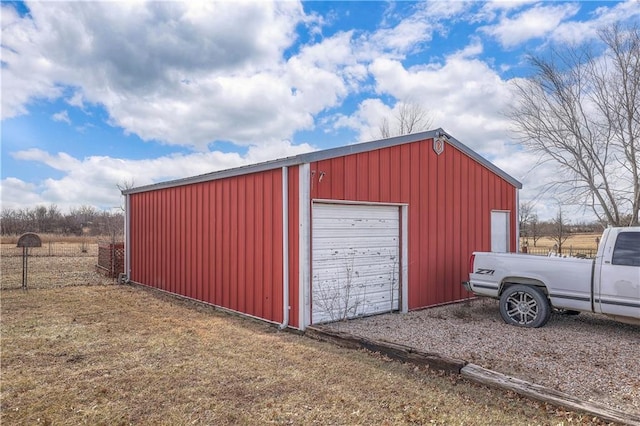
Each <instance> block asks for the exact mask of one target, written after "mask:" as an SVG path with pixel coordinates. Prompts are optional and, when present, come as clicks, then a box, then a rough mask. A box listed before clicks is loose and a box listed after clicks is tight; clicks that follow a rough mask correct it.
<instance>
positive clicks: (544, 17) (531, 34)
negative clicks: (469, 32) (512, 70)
mask: <svg viewBox="0 0 640 426" xmlns="http://www.w3.org/2000/svg"><path fill="white" fill-rule="evenodd" d="M578 10H579V5H577V4H574V3H564V4H560V5H536V6H534V7H532V8H530V9H526V10H524V11H522V12H520V13H518V14H517V15H516V16H515V17H513V18H510V17H507V16H503V17H502V19H501V20H500V22H499V23H498V24H496V25H491V26H486V27H484V28H483V29H482V30H483V31H484V32H485V33H487V34H489V35H492V36H494V37H496V38H497V39H498V41H499V42H500V43H501V44H502V45H503V46H504V47H507V48H510V47H514V46H517V45H518V44H521V43H523V42H525V41H527V40H530V39H532V38H540V37H544V36H546V35H548V34H550V33H551V32H552V31H553V30H555V29H556V28H557V27H558V25H559V24H560V23H561V22H562V21H564V20H565V19H567V18H570V17H572V16H574V15H575V14H576V13H577V12H578Z"/></svg>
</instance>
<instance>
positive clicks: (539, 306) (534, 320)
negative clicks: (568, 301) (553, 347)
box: [500, 284, 551, 328]
mask: <svg viewBox="0 0 640 426" xmlns="http://www.w3.org/2000/svg"><path fill="white" fill-rule="evenodd" d="M500 315H501V316H502V319H503V320H504V322H506V323H507V324H511V325H517V326H520V327H530V328H538V327H542V326H543V325H545V324H546V323H547V321H549V317H550V316H551V306H549V301H548V300H547V297H546V296H545V294H544V293H543V292H542V291H541V290H540V289H538V288H536V287H533V286H528V285H520V284H516V285H512V286H509V287H507V289H506V290H505V291H504V292H503V293H502V296H500Z"/></svg>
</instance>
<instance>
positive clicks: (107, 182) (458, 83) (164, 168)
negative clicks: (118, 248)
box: [1, 1, 640, 220]
mask: <svg viewBox="0 0 640 426" xmlns="http://www.w3.org/2000/svg"><path fill="white" fill-rule="evenodd" d="M1 20H2V68H1V72H2V75H1V77H2V80H1V84H2V105H1V108H2V110H1V112H2V123H1V126H2V135H1V136H2V150H1V155H2V173H1V177H2V184H1V188H2V195H1V197H2V207H3V208H23V207H32V206H35V205H41V204H45V205H48V204H56V205H57V206H58V207H60V208H61V209H63V210H66V209H68V208H70V207H76V206H80V205H92V206H95V207H97V208H100V209H109V208H113V207H116V206H119V205H121V200H120V193H119V191H118V189H117V185H118V184H122V183H124V182H133V183H134V184H135V186H139V185H146V184H149V183H153V182H159V181H162V180H167V179H174V178H180V177H185V176H191V175H195V174H201V173H207V172H211V171H215V170H220V169H226V168H230V167H237V166H241V165H244V164H249V163H255V162H260V161H266V160H271V159H275V158H281V157H285V156H289V155H294V154H297V153H301V152H307V151H311V150H318V149H325V148H330V147H335V146H342V145H347V144H351V143H356V142H360V141H367V140H372V139H378V138H379V137H380V134H379V126H380V123H381V121H382V120H383V118H385V117H390V118H393V117H394V116H395V114H397V111H398V108H399V107H400V106H401V105H402V104H403V103H412V104H419V105H420V106H421V107H422V108H423V109H424V110H425V111H427V114H428V117H429V119H430V120H431V122H432V125H431V126H430V128H438V127H442V128H444V129H445V130H446V131H447V132H449V133H450V134H452V135H453V136H454V137H456V138H457V139H458V140H460V141H461V142H463V143H465V144H466V145H468V146H469V147H471V148H472V149H474V150H476V151H477V152H479V153H480V154H481V155H483V156H485V157H486V158H488V159H489V160H491V161H493V162H494V163H495V164H496V165H498V166H499V167H501V168H502V169H504V170H505V171H507V172H508V173H510V174H511V175H512V176H514V177H515V178H517V179H519V180H520V181H522V182H523V184H524V189H523V190H522V192H521V200H523V201H527V200H534V199H535V200H536V203H537V204H536V211H537V212H538V214H539V215H540V216H541V217H543V218H545V217H552V216H554V215H555V213H556V211H557V204H556V203H554V202H553V199H552V198H540V197H539V195H540V185H541V184H542V183H545V182H548V181H549V180H550V179H554V178H556V179H557V176H555V171H554V170H553V168H548V167H547V168H545V167H541V168H537V169H533V170H532V167H531V166H532V165H533V164H534V163H535V158H534V157H533V156H532V155H531V154H529V153H526V152H524V151H523V150H522V149H521V148H520V147H519V146H518V145H517V144H514V143H513V137H512V134H510V132H509V122H508V120H507V119H506V118H505V116H504V114H503V113H504V111H505V110H506V108H508V106H509V105H510V104H511V102H512V101H513V95H512V91H511V87H512V84H513V82H514V81H515V80H516V79H518V78H522V77H527V76H529V73H530V69H529V68H528V66H527V63H526V60H525V59H526V55H527V54H535V55H544V54H545V53H546V52H548V51H549V49H551V48H553V47H558V46H566V45H569V44H572V43H584V42H590V41H593V40H595V38H596V31H597V29H598V28H601V27H606V26H608V25H611V24H612V23H614V22H618V21H621V22H626V21H635V22H638V21H640V2H638V1H626V2H624V1H623V2H612V1H607V2H597V1H593V2H560V1H558V2H536V1H500V2H465V1H451V2H449V1H432V2H409V1H400V2H375V1H368V2H320V1H318V2H302V3H300V2H296V1H281V2H268V1H260V2H231V1H228V2H227V1H225V2H216V3H214V2H191V3H189V2H185V3H180V2H166V1H163V2H110V1H107V2H41V3H31V2H25V3H22V2H3V3H2V19H1ZM552 195H553V194H551V195H550V196H551V197H552ZM580 214H581V213H580V212H578V213H576V216H574V218H575V219H574V220H578V219H579V215H580Z"/></svg>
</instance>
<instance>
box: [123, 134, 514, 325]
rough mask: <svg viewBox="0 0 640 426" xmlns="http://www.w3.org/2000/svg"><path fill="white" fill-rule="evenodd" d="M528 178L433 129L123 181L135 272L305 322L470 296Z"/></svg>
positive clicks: (255, 312) (499, 246)
mask: <svg viewBox="0 0 640 426" xmlns="http://www.w3.org/2000/svg"><path fill="white" fill-rule="evenodd" d="M519 188H521V184H520V183H519V182H518V181H517V180H515V179H514V178H512V177H511V176H509V175H507V174H506V173H505V172H503V171H502V170H500V169H498V168H497V167H496V166H494V165H492V164H491V163H490V162H488V161H487V160H485V159H483V158H482V157H481V156H479V155H478V154H477V153H475V152H473V151H472V150H471V149H469V148H468V147H466V146H465V145H463V144H462V143H460V142H458V141H457V140H455V139H454V138H452V137H450V136H447V135H446V134H444V132H443V131H442V130H435V131H430V132H424V133H419V134H414V135H406V136H400V137H396V138H390V139H384V140H380V141H374V142H367V143H361V144H357V145H349V146H345V147H340V148H334V149H329V150H325V151H318V152H312V153H309V154H304V155H298V156H295V157H290V158H285V159H282V160H277V161H272V162H266V163H261V164H256V165H252V166H246V167H240V168H236V169H230V170H224V171H219V172H214V173H210V174H205V175H200V176H195V177H191V178H186V179H181V180H176V181H171V182H165V183H159V184H155V185H149V186H145V187H139V188H133V189H129V190H126V191H124V192H123V193H124V194H125V195H126V229H127V230H126V265H125V271H126V274H127V278H128V279H129V280H130V281H132V282H135V283H138V284H142V285H146V286H150V287H154V288H157V289H160V290H164V291H167V292H170V293H175V294H178V295H181V296H184V297H188V298H192V299H196V300H199V301H203V302H206V303H209V304H212V305H215V306H219V307H222V308H225V309H229V310H232V311H237V312H240V313H243V314H246V315H250V316H254V317H257V318H261V319H264V320H266V321H270V322H274V323H279V324H281V325H282V326H283V327H292V328H298V329H304V328H305V327H306V326H308V325H310V324H314V323H321V322H326V321H332V320H337V319H342V318H350V317H356V316H361V315H370V314H375V313H381V312H389V311H397V310H399V311H402V312H406V311H408V310H412V309H419V308H423V307H427V306H433V305H438V304H443V303H447V302H453V301H456V300H460V299H464V298H467V297H469V296H470V295H469V294H468V293H467V292H466V291H465V290H464V289H463V288H462V286H461V285H460V283H461V282H462V281H464V280H466V279H467V274H468V270H467V267H468V265H467V263H468V259H469V256H470V254H471V252H472V251H474V250H494V251H515V250H516V249H517V235H518V229H517V206H518V193H517V190H518V189H519Z"/></svg>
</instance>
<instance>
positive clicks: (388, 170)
mask: <svg viewBox="0 0 640 426" xmlns="http://www.w3.org/2000/svg"><path fill="white" fill-rule="evenodd" d="M310 170H311V198H312V199H336V200H352V201H365V202H389V203H407V204H408V205H409V224H408V225H409V242H408V244H409V245H408V248H409V253H408V255H409V259H408V265H409V284H408V285H409V309H416V308H420V307H425V306H431V305H436V304H440V303H446V302H450V301H454V300H459V299H461V298H464V297H468V296H469V294H468V293H467V292H466V291H464V290H463V288H462V286H461V285H460V283H461V282H462V281H465V280H466V279H467V274H468V271H467V263H468V262H467V260H468V258H469V256H470V255H471V252H473V251H476V250H489V249H490V236H491V230H490V217H491V210H510V211H511V219H510V220H511V249H512V250H514V249H515V247H516V246H515V244H516V238H515V235H516V228H515V225H516V220H517V218H516V216H515V215H516V205H515V203H516V196H515V194H516V188H515V187H514V186H513V185H511V184H510V183H509V182H507V181H506V180H504V179H503V178H501V177H500V176H498V175H496V174H494V173H493V172H491V171H490V170H488V169H487V168H485V167H484V166H483V165H481V164H480V163H478V162H476V161H475V160H473V159H471V158H470V157H468V156H467V155H466V154H464V153H463V152H461V151H459V150H457V149H456V148H454V147H453V146H451V145H446V147H445V151H444V152H443V153H442V154H441V155H436V153H435V152H434V151H433V149H432V140H428V141H421V142H414V143H408V144H405V145H398V146H394V147H390V148H383V149H379V150H375V151H369V152H364V153H359V154H352V155H348V156H345V157H339V158H334V159H329V160H323V161H318V162H314V163H311V167H310Z"/></svg>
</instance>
